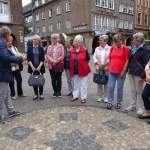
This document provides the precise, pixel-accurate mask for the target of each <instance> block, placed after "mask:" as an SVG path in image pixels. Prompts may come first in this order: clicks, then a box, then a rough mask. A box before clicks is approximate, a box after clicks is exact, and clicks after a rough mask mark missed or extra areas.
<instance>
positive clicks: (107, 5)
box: [95, 0, 114, 9]
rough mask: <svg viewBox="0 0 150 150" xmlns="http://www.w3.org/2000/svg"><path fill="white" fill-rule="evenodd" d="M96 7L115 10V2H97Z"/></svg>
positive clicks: (104, 0) (108, 0)
mask: <svg viewBox="0 0 150 150" xmlns="http://www.w3.org/2000/svg"><path fill="white" fill-rule="evenodd" d="M95 5H96V6H98V7H103V8H108V9H114V0H96V3H95Z"/></svg>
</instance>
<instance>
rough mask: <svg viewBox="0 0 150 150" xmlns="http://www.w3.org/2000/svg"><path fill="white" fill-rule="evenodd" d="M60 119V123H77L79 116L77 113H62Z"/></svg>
mask: <svg viewBox="0 0 150 150" xmlns="http://www.w3.org/2000/svg"><path fill="white" fill-rule="evenodd" d="M59 119H60V121H77V120H78V114H77V113H60V114H59Z"/></svg>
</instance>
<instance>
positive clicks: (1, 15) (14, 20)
mask: <svg viewBox="0 0 150 150" xmlns="http://www.w3.org/2000/svg"><path fill="white" fill-rule="evenodd" d="M0 26H8V27H10V29H11V30H12V33H13V35H14V38H15V44H16V46H17V47H18V48H19V49H21V50H22V49H23V15H22V1H21V0H1V1H0Z"/></svg>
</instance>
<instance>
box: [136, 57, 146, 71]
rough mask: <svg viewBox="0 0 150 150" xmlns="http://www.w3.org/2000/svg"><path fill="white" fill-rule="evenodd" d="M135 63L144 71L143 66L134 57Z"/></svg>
mask: <svg viewBox="0 0 150 150" xmlns="http://www.w3.org/2000/svg"><path fill="white" fill-rule="evenodd" d="M135 63H136V64H137V65H138V66H139V67H140V68H141V69H142V70H144V71H145V69H144V67H143V66H142V65H141V64H140V63H139V61H138V60H137V59H136V58H135Z"/></svg>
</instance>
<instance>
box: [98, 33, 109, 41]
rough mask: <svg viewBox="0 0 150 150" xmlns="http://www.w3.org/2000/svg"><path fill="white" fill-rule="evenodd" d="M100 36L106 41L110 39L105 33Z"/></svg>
mask: <svg viewBox="0 0 150 150" xmlns="http://www.w3.org/2000/svg"><path fill="white" fill-rule="evenodd" d="M99 38H103V39H104V41H105V42H108V39H109V37H108V35H105V34H104V35H101V36H99Z"/></svg>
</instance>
